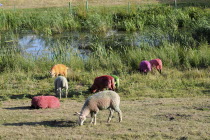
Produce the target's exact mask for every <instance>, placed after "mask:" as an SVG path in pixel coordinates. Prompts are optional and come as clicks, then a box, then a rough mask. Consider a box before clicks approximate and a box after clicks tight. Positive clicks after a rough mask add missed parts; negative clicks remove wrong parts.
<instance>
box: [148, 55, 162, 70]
mask: <svg viewBox="0 0 210 140" xmlns="http://www.w3.org/2000/svg"><path fill="white" fill-rule="evenodd" d="M149 62H150V64H151V66H152V68H153V67H155V68H156V69H157V70H158V71H159V73H161V71H162V67H163V64H162V61H161V59H159V58H157V59H152V60H150V61H149Z"/></svg>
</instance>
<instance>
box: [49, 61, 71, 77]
mask: <svg viewBox="0 0 210 140" xmlns="http://www.w3.org/2000/svg"><path fill="white" fill-rule="evenodd" d="M67 70H68V67H67V66H65V65H63V64H57V65H54V66H53V67H52V68H51V70H50V74H51V76H52V77H55V76H56V77H57V76H58V75H63V76H65V77H67Z"/></svg>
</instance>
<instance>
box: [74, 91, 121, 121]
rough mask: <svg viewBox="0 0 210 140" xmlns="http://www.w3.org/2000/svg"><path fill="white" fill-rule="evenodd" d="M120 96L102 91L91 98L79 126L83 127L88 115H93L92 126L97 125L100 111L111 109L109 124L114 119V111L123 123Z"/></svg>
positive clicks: (83, 108) (82, 113) (80, 118)
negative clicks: (97, 116)
mask: <svg viewBox="0 0 210 140" xmlns="http://www.w3.org/2000/svg"><path fill="white" fill-rule="evenodd" d="M119 105H120V96H119V95H118V94H117V93H116V92H115V91H111V90H107V91H101V92H98V93H96V94H94V95H92V96H89V97H88V98H87V99H86V101H85V103H84V105H83V107H82V109H81V112H80V113H78V114H79V121H78V123H79V125H83V123H84V121H85V120H86V117H87V115H88V114H89V113H90V114H91V124H94V125H96V115H97V113H98V112H99V110H102V109H109V110H110V114H109V117H108V120H107V122H108V123H109V122H110V121H111V119H112V115H113V113H114V111H116V112H118V116H119V122H121V121H122V113H121V110H120V107H119Z"/></svg>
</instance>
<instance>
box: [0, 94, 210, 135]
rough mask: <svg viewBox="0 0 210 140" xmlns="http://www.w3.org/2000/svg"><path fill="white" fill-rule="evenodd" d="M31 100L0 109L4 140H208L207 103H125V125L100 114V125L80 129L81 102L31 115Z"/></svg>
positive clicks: (6, 103)
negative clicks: (78, 121)
mask: <svg viewBox="0 0 210 140" xmlns="http://www.w3.org/2000/svg"><path fill="white" fill-rule="evenodd" d="M30 101H31V100H9V101H4V102H2V105H1V108H0V118H1V120H0V139H84V138H85V139H104V138H106V139H124V138H126V139H137V138H138V139H139V138H140V139H208V138H209V137H210V131H209V128H210V100H209V99H208V98H176V99H174V98H162V99H159V98H157V99H155V98H152V99H151V98H145V99H142V100H136V101H121V110H122V112H123V121H122V122H121V123H118V115H117V113H115V114H114V117H113V119H112V121H111V123H109V124H108V123H106V121H107V118H108V115H109V111H108V110H104V111H100V112H99V114H98V115H97V125H96V126H93V125H90V124H89V122H90V118H88V119H87V120H86V121H85V123H84V126H78V125H77V123H76V122H77V118H78V117H77V116H76V115H74V113H75V112H76V111H78V112H79V111H80V109H81V107H82V105H83V102H77V101H75V100H70V99H64V100H61V107H60V108H59V109H30V108H29V106H30Z"/></svg>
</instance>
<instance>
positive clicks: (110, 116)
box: [107, 108, 114, 123]
mask: <svg viewBox="0 0 210 140" xmlns="http://www.w3.org/2000/svg"><path fill="white" fill-rule="evenodd" d="M109 111H110V114H109V117H108V120H107V122H108V123H110V121H111V119H112V116H113V114H114V110H113V109H111V108H109Z"/></svg>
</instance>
